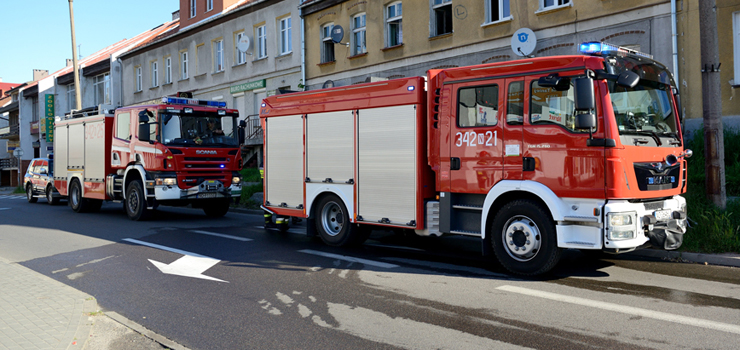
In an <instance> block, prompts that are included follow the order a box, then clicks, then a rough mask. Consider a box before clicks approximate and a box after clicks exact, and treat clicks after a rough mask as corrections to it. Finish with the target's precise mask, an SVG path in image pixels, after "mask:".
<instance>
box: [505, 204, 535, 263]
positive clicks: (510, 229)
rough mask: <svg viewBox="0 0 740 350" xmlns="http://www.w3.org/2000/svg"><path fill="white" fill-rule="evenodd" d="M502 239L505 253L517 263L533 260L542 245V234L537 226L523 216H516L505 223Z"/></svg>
mask: <svg viewBox="0 0 740 350" xmlns="http://www.w3.org/2000/svg"><path fill="white" fill-rule="evenodd" d="M502 238H503V242H504V247H505V248H506V253H508V254H509V256H511V257H512V258H513V259H514V260H517V261H529V260H532V259H534V257H535V256H537V253H539V251H540V245H541V243H542V234H541V232H540V229H539V227H537V224H536V223H535V222H534V221H533V220H532V219H530V218H528V217H526V216H523V215H516V216H514V217H512V218H511V219H509V221H507V222H506V225H504V230H503V237H502Z"/></svg>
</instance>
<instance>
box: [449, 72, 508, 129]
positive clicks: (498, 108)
mask: <svg viewBox="0 0 740 350" xmlns="http://www.w3.org/2000/svg"><path fill="white" fill-rule="evenodd" d="M487 87H495V88H496V109H495V111H496V117H495V118H494V123H493V124H486V125H462V124H461V123H460V93H461V92H462V90H465V89H479V88H487ZM501 90H502V88H501V85H500V84H499V83H495V82H491V83H487V84H483V85H468V86H461V87H459V88H458V89H457V108H456V111H455V113H456V114H457V116H456V121H455V123H456V124H457V127H458V128H491V127H496V126H499V121H500V120H499V118H500V117H501V116H500V114H499V112H500V111H501V107H502V106H501ZM467 108H470V107H467ZM475 108H478V104H477V99H476V106H475Z"/></svg>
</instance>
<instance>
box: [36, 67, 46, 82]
mask: <svg viewBox="0 0 740 350" xmlns="http://www.w3.org/2000/svg"><path fill="white" fill-rule="evenodd" d="M48 76H49V71H48V70H45V69H34V70H33V81H37V80H41V79H44V78H46V77H48Z"/></svg>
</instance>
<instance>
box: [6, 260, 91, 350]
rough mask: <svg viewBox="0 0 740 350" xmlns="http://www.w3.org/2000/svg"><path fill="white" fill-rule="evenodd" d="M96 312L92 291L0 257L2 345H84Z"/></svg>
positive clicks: (22, 349)
mask: <svg viewBox="0 0 740 350" xmlns="http://www.w3.org/2000/svg"><path fill="white" fill-rule="evenodd" d="M95 312H98V304H97V302H96V301H95V299H94V298H93V297H91V296H90V295H88V294H86V293H83V292H80V291H78V290H76V289H74V288H72V287H69V286H67V285H65V284H63V283H61V282H58V281H55V280H53V279H51V278H49V277H46V276H44V275H41V274H39V273H37V272H34V271H32V270H30V269H28V268H26V267H24V266H21V265H18V264H14V263H11V262H9V261H8V260H5V259H3V258H0V349H8V350H15V349H19V350H30V349H70V350H71V349H82V346H83V345H84V342H85V341H86V340H87V338H88V337H89V334H90V329H91V327H92V321H91V318H90V314H91V313H95Z"/></svg>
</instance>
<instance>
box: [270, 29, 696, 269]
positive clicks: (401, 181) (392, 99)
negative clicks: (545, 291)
mask: <svg viewBox="0 0 740 350" xmlns="http://www.w3.org/2000/svg"><path fill="white" fill-rule="evenodd" d="M581 49H582V51H583V52H584V53H586V55H574V56H555V57H542V58H528V59H523V60H517V61H510V62H501V63H492V64H483V65H477V66H470V67H460V68H450V69H436V70H430V71H428V74H427V76H426V77H413V78H403V79H394V80H387V81H382V82H377V83H368V84H360V85H352V86H345V87H337V88H331V89H323V90H315V91H308V92H302V93H294V94H286V95H276V96H271V97H268V98H267V99H265V100H264V101H263V104H262V107H261V113H260V117H261V122H262V126H263V128H264V131H265V133H264V135H265V136H264V137H265V161H264V162H265V169H266V170H265V185H264V191H265V192H264V193H265V196H264V198H265V200H264V204H263V209H264V210H266V211H268V212H270V213H273V214H275V215H277V216H290V217H299V218H307V219H308V220H307V221H308V223H309V228H313V227H315V233H317V234H318V235H319V236H320V237H321V239H322V240H323V241H324V242H325V243H327V244H329V245H335V246H342V245H347V244H357V243H360V242H362V241H363V240H364V239H366V238H367V235H368V232H369V229H370V228H373V227H375V228H377V227H379V226H383V227H386V228H402V229H409V230H414V231H415V232H416V234H418V235H422V236H439V235H443V234H455V235H465V236H474V237H479V238H480V239H481V241H482V247H483V253H484V254H487V255H494V256H496V258H497V259H498V260H499V261H500V263H501V264H502V265H503V266H504V267H505V268H506V269H508V270H510V271H511V272H514V273H517V274H523V275H536V274H541V273H545V272H547V271H549V270H550V269H552V268H553V267H554V266H555V265H556V264H557V262H558V260H559V258H560V254H561V251H562V250H563V249H566V248H576V249H586V250H602V251H606V252H611V253H622V252H628V251H632V250H635V249H637V248H643V247H649V246H652V247H656V248H659V249H667V250H670V249H676V248H678V247H679V246H680V245H681V243H682V238H683V234H684V233H685V231H686V201H685V200H684V198H683V197H681V196H680V194H682V193H685V192H686V160H685V158H688V157H690V156H691V151H690V150H684V147H683V142H682V132H681V127H680V125H681V117H680V116H679V111H680V106H677V104H678V90H677V88H676V85H675V83H674V82H673V79H672V75H671V73H670V72H669V71H668V70H667V69H666V67H665V66H663V65H662V64H660V63H658V62H656V61H654V60H653V59H652V58H651V57H650V56H648V55H645V54H641V53H639V52H635V51H632V50H629V49H624V48H620V47H616V46H613V45H608V44H605V43H586V44H583V45H581Z"/></svg>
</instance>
